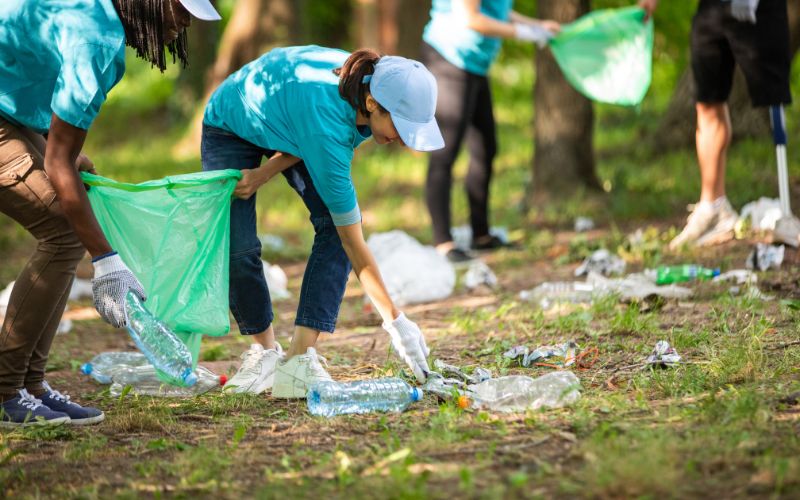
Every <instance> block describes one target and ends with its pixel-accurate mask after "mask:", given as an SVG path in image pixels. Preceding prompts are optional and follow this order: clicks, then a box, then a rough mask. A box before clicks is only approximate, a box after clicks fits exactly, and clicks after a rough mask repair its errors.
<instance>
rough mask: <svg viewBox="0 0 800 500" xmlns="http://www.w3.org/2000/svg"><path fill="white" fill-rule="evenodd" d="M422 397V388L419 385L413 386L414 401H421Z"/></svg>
mask: <svg viewBox="0 0 800 500" xmlns="http://www.w3.org/2000/svg"><path fill="white" fill-rule="evenodd" d="M420 399H422V389H420V388H419V387H412V388H411V400H412V401H419V400H420Z"/></svg>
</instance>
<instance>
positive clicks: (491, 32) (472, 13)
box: [453, 0, 561, 38]
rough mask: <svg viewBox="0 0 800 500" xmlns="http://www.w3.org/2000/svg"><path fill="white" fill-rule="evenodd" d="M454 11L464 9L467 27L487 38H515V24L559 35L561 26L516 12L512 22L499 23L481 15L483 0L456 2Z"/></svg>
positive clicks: (512, 15)
mask: <svg viewBox="0 0 800 500" xmlns="http://www.w3.org/2000/svg"><path fill="white" fill-rule="evenodd" d="M453 8H454V9H459V8H460V9H462V10H463V12H464V14H465V17H466V19H467V27H468V28H469V29H472V30H475V31H477V32H478V33H480V34H482V35H486V36H492V37H499V38H514V37H515V36H517V30H516V28H515V27H514V23H521V24H532V25H537V26H541V27H542V28H544V29H546V30H548V31H551V32H552V33H558V32H559V31H560V30H561V25H560V24H559V23H557V22H555V21H548V20H541V19H534V18H532V17H528V16H524V15H522V14H520V13H519V12H516V11H511V13H510V14H509V19H510V21H511V22H504V21H499V20H497V19H493V18H491V17H489V16H486V15H484V14H482V13H481V0H455V2H454V5H453Z"/></svg>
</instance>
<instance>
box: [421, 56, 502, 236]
mask: <svg viewBox="0 0 800 500" xmlns="http://www.w3.org/2000/svg"><path fill="white" fill-rule="evenodd" d="M422 60H423V62H424V63H425V65H426V66H427V67H428V69H429V70H430V71H431V73H433V75H434V76H435V77H436V82H437V85H438V87H439V97H438V101H437V103H436V121H438V122H439V128H440V129H441V131H442V135H443V136H444V144H445V146H444V149H440V150H438V151H434V152H432V153H431V156H430V161H429V163H428V178H427V181H426V184H425V200H426V202H427V204H428V210H429V211H430V214H431V221H432V222H433V241H434V244H436V245H438V244H440V243H445V242H448V241H452V239H453V237H452V236H451V234H450V188H451V186H452V184H453V163H455V161H456V157H457V156H458V151H459V149H461V142H462V140H463V139H464V135H465V134H466V136H467V148H468V150H469V170H468V171H467V178H466V179H465V187H466V190H467V198H468V199H469V213H470V225H471V226H472V235H473V239H475V238H480V237H481V236H486V235H488V234H489V181H490V180H491V178H492V161H493V160H494V155H495V153H496V152H497V137H496V136H495V124H494V113H493V111H492V95H491V91H490V89H489V80H488V79H487V78H486V77H485V76H479V75H475V74H473V73H468V72H466V71H464V70H463V69H460V68H458V67H456V66H454V65H452V64H451V63H449V62H448V61H447V60H446V59H444V58H443V57H442V56H441V55H440V54H439V53H438V52H437V51H436V49H434V48H433V47H431V46H430V45H428V44H427V43H423V44H422Z"/></svg>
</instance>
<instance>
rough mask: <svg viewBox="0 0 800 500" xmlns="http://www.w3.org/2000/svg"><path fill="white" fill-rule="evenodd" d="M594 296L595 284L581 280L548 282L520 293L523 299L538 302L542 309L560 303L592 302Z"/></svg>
mask: <svg viewBox="0 0 800 500" xmlns="http://www.w3.org/2000/svg"><path fill="white" fill-rule="evenodd" d="M594 296H595V287H594V285H593V284H591V283H585V282H581V281H555V282H546V283H542V284H541V285H539V286H537V287H536V288H534V289H533V290H523V291H522V292H520V294H519V298H520V299H521V300H529V301H533V302H536V303H537V304H539V307H541V308H542V309H550V308H551V307H553V306H554V305H555V304H558V303H572V304H590V303H591V302H592V300H593V299H594Z"/></svg>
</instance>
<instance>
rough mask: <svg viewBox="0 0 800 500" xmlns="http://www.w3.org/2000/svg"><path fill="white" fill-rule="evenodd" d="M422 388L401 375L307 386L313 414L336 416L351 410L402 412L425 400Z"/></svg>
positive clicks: (348, 412) (323, 382)
mask: <svg viewBox="0 0 800 500" xmlns="http://www.w3.org/2000/svg"><path fill="white" fill-rule="evenodd" d="M422 394H423V392H422V390H420V389H419V388H418V387H412V386H410V385H408V383H406V382H405V381H404V380H401V379H399V378H394V377H389V378H379V379H372V380H355V381H352V382H334V381H332V380H324V381H321V382H316V383H314V384H313V385H312V386H311V387H310V388H309V389H308V396H307V397H306V403H307V405H308V411H309V412H310V413H311V414H312V415H317V416H323V417H328V418H330V417H334V416H336V415H345V414H350V413H374V412H402V411H405V409H406V408H408V407H409V405H411V403H413V402H415V401H419V400H420V399H422Z"/></svg>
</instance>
